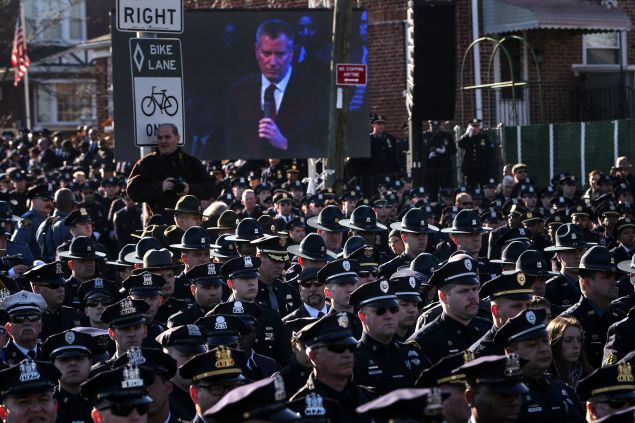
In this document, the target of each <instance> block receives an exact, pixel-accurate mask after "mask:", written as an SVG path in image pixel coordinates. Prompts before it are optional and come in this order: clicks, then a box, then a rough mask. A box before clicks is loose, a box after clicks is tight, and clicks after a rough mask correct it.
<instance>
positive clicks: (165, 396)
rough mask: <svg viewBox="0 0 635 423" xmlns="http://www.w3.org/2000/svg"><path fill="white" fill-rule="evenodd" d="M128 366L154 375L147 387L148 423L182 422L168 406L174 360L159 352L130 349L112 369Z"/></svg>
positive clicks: (174, 372)
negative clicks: (145, 370) (148, 401)
mask: <svg viewBox="0 0 635 423" xmlns="http://www.w3.org/2000/svg"><path fill="white" fill-rule="evenodd" d="M130 364H132V365H137V366H139V367H140V368H145V369H147V370H150V371H151V372H152V373H153V374H154V378H153V381H152V383H150V384H149V385H148V395H149V396H150V398H152V402H151V403H150V404H149V405H148V422H149V423H155V422H156V423H180V422H181V421H182V420H180V419H178V418H177V417H176V416H175V415H174V413H172V407H171V406H170V392H171V391H172V382H171V381H170V380H171V379H172V378H173V377H174V375H175V374H176V360H175V359H174V358H172V357H170V356H169V355H168V354H166V353H165V352H163V351H161V350H157V349H154V348H139V347H132V348H130V349H129V350H128V351H126V354H124V355H122V356H121V357H119V358H118V359H117V360H115V363H114V367H115V368H117V367H121V366H125V365H130Z"/></svg>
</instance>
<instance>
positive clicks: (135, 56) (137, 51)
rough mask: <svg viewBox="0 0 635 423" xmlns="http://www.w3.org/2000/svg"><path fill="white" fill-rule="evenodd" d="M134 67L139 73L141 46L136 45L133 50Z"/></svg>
mask: <svg viewBox="0 0 635 423" xmlns="http://www.w3.org/2000/svg"><path fill="white" fill-rule="evenodd" d="M132 59H133V60H134V63H135V65H137V70H139V72H141V68H142V67H143V59H144V56H143V51H142V50H141V45H140V44H138V43H137V46H136V47H135V49H134V54H133V56H132Z"/></svg>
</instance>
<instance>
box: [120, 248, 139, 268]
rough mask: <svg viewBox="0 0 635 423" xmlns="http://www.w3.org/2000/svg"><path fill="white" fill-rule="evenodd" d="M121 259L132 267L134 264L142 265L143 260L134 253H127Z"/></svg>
mask: <svg viewBox="0 0 635 423" xmlns="http://www.w3.org/2000/svg"><path fill="white" fill-rule="evenodd" d="M123 259H124V260H125V261H127V262H129V263H132V266H134V265H135V264H143V259H140V258H138V257H137V252H136V251H131V252H129V253H128V254H126V255H125V257H124V258H123Z"/></svg>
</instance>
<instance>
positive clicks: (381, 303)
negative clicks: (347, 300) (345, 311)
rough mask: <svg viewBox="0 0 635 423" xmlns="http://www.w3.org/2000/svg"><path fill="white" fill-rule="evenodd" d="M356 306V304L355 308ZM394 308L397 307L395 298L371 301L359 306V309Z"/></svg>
mask: <svg viewBox="0 0 635 423" xmlns="http://www.w3.org/2000/svg"><path fill="white" fill-rule="evenodd" d="M357 305H358V304H356V306H357ZM394 306H397V307H398V306H399V301H398V299H397V298H383V299H380V300H371V301H369V302H367V303H364V304H361V305H359V307H372V308H379V307H394Z"/></svg>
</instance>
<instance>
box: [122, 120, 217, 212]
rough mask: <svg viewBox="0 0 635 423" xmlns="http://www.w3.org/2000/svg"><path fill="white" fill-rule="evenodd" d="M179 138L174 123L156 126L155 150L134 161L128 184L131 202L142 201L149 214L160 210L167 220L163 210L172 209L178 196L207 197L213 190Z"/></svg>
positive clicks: (197, 160)
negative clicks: (184, 149) (183, 147)
mask: <svg viewBox="0 0 635 423" xmlns="http://www.w3.org/2000/svg"><path fill="white" fill-rule="evenodd" d="M180 139H181V137H180V135H179V132H178V129H177V127H176V126H175V125H173V124H171V123H164V124H161V125H159V129H158V130H157V149H156V150H155V151H153V152H152V153H150V154H148V155H146V156H144V157H143V158H142V159H141V160H139V161H137V163H136V164H135V165H134V168H133V169H132V172H131V173H130V177H129V179H128V187H127V193H128V196H129V197H130V198H131V199H132V200H133V201H136V202H138V203H141V202H145V203H146V204H147V206H148V207H149V209H150V212H151V214H156V213H160V214H163V215H164V216H165V217H166V218H167V219H170V220H171V218H172V216H171V212H169V211H166V209H173V208H174V206H175V204H176V201H177V200H178V199H179V198H180V197H181V196H183V195H186V194H191V195H194V196H195V197H197V198H198V199H199V200H207V199H209V198H210V197H211V196H212V194H213V193H214V180H213V178H212V177H211V176H210V175H209V174H208V173H207V171H206V170H205V167H204V166H203V164H202V163H201V161H200V160H199V159H197V158H196V157H192V156H190V155H188V154H185V152H183V150H181V148H180V147H179V146H178V144H179V140H180ZM168 215H169V216H168Z"/></svg>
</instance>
